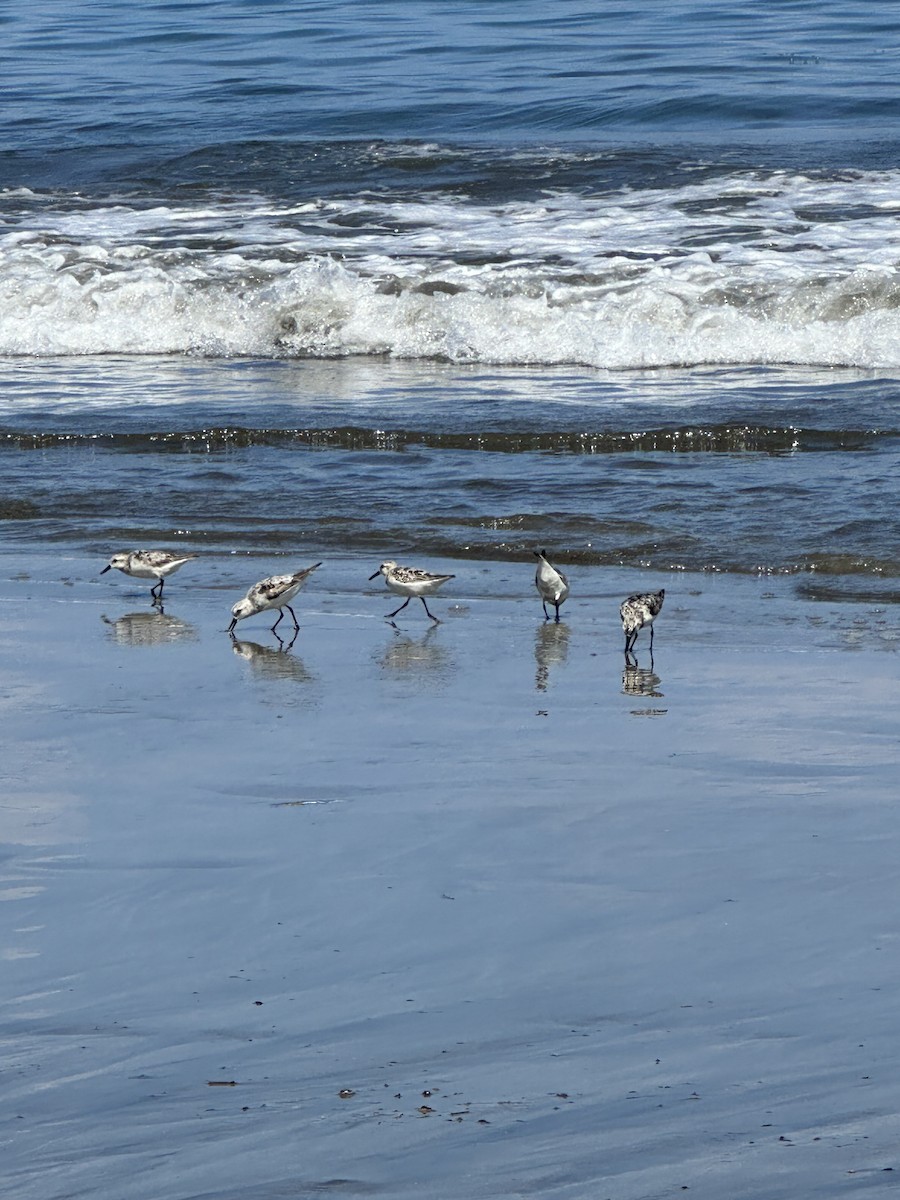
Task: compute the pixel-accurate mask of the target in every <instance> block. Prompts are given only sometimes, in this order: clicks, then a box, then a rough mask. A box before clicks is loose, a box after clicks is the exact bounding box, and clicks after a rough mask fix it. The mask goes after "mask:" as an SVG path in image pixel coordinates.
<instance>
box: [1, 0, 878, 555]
mask: <svg viewBox="0 0 900 1200" xmlns="http://www.w3.org/2000/svg"><path fill="white" fill-rule="evenodd" d="M0 32H2V37H3V46H4V61H3V105H2V107H0V470H2V482H3V485H4V500H3V503H2V505H0V517H2V523H0V533H2V534H3V535H5V537H4V540H5V542H6V543H7V544H9V545H11V546H14V545H15V544H16V543H18V542H21V541H22V540H27V541H33V540H35V539H49V540H51V541H56V542H64V543H69V544H72V545H76V546H83V547H85V549H86V550H89V551H90V553H95V552H96V551H97V550H99V549H103V548H106V547H107V546H108V545H109V544H110V543H115V545H114V547H113V548H119V543H120V542H121V543H122V545H123V546H124V545H131V544H132V543H134V544H138V543H140V544H144V543H147V542H148V541H153V542H154V543H160V544H162V543H166V544H168V543H172V542H174V541H178V542H184V541H187V542H189V543H193V544H197V545H200V546H205V547H208V548H209V549H210V550H211V551H216V552H218V551H227V550H228V549H229V548H233V546H234V545H235V544H236V543H243V542H245V541H246V540H247V538H248V537H249V536H251V535H252V537H253V538H254V539H255V540H256V543H257V544H259V545H261V546H270V547H271V548H272V550H273V552H276V551H277V552H281V551H285V552H287V551H288V550H294V549H300V548H307V549H308V550H309V551H310V552H312V553H319V552H322V553H327V552H333V553H338V552H341V551H347V552H356V551H359V552H361V553H362V552H364V553H366V554H371V553H378V554H382V553H385V552H387V551H391V552H392V553H394V552H396V553H397V554H399V553H400V552H401V550H403V549H404V548H405V549H406V550H408V551H409V552H415V553H417V554H422V555H427V554H428V553H441V554H443V555H447V556H450V557H453V556H454V555H456V556H460V557H466V556H479V557H485V558H492V557H526V556H528V555H529V553H530V549H531V546H532V544H533V543H534V542H535V541H542V542H548V543H551V544H552V545H553V546H554V548H555V552H556V557H557V558H559V559H561V560H563V561H565V560H566V559H567V558H568V559H569V560H570V561H579V560H582V561H583V560H587V561H596V562H600V563H607V562H608V563H625V564H627V565H632V566H636V567H646V568H648V569H652V570H654V571H658V570H667V569H673V568H674V569H679V570H684V569H686V570H701V569H703V570H722V569H725V570H740V571H763V572H771V571H790V572H796V573H798V574H806V573H810V572H814V573H817V574H822V573H825V574H829V575H830V574H835V575H839V576H842V575H848V574H849V575H853V574H860V573H861V574H863V575H870V576H885V577H888V578H889V577H893V576H896V575H897V574H898V573H900V530H898V524H897V520H896V516H895V504H894V496H895V488H894V486H893V480H894V479H895V478H896V477H897V475H898V467H900V455H898V439H900V411H898V404H897V386H896V379H897V374H898V372H900V315H898V314H900V285H898V282H897V263H898V261H900V226H898V214H900V162H898V159H900V139H898V135H897V129H898V120H897V118H898V116H900V101H898V92H897V87H896V63H897V58H898V49H900V10H897V11H895V10H894V8H893V6H890V5H883V4H873V3H843V4H840V5H839V4H837V3H812V2H810V3H765V4H763V3H755V2H754V3H751V2H744V3H736V4H729V5H724V4H723V5H719V4H706V3H705V4H699V3H697V4H688V3H682V4H670V3H661V2H659V3H654V2H645V3H643V4H641V5H632V4H624V3H623V4H617V5H602V6H598V5H589V4H586V3H578V2H576V0H555V2H554V4H553V5H552V6H548V5H546V4H537V3H533V2H532V0H519V2H518V3H507V2H506V0H494V2H492V0H460V2H457V3H437V2H425V3H421V4H417V5H414V6H413V5H410V4H407V3H399V2H397V3H383V2H372V3H366V2H356V3H352V4H351V3H343V4H334V3H332V4H328V5H326V4H319V3H305V4H297V3H258V2H252V0H244V2H238V0H231V2H218V3H205V2H182V3H149V4H142V5H137V6H131V7H127V8H123V7H122V6H120V5H112V4H106V3H95V4H91V5H85V4H81V3H65V2H55V3H49V2H46V3H37V4H32V5H29V6H20V7H17V8H16V10H15V11H9V10H7V11H6V12H5V13H4V14H2V15H0ZM261 473H262V474H264V475H265V476H267V477H274V478H277V479H278V480H279V484H278V488H277V493H276V495H275V496H274V497H271V496H265V504H264V508H265V514H266V519H265V520H259V519H257V517H256V516H252V515H251V514H252V513H253V511H254V508H255V506H259V504H260V503H261V501H262V499H263V497H262V496H261V494H260V487H259V479H260V477H261ZM223 491H224V492H225V493H227V496H228V498H229V500H230V503H229V504H225V503H223ZM299 511H302V513H303V521H302V523H298V520H297V513H298V512H299ZM298 540H299V543H300V544H299V545H298Z"/></svg>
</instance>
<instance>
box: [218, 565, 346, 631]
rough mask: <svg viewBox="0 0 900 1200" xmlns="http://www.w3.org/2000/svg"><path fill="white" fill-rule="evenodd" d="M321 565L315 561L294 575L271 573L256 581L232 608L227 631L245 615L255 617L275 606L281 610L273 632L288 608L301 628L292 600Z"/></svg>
mask: <svg viewBox="0 0 900 1200" xmlns="http://www.w3.org/2000/svg"><path fill="white" fill-rule="evenodd" d="M321 565H322V564H321V563H320V562H317V563H313V565H312V566H311V567H304V568H303V570H302V571H297V572H295V574H293V575H270V576H269V578H268V579H261V580H260V582H259V583H254V585H253V587H252V588H251V589H250V591H249V592H248V593H247V595H246V596H245V597H244V598H243V600H238V602H237V604H235V605H234V607H233V608H232V610H231V618H232V620H231V624H230V625H229V626H228V629H227V630H226V632H227V633H233V632H234V627H235V625H237V623H238V621H243V620H244V618H245V617H255V616H256V614H257V613H261V612H268V611H269V610H270V609H273V608H277V609H278V610H279V612H278V620H277V621H276V622H275V625H273V626H272V630H273V632H274V630H275V626H276V625H277V624H278V621H280V620H281V618H282V617H283V616H284V609H287V610H288V612H289V613H290V614H291V616H292V617H293V618H294V628H295V629H299V628H300V622H299V621H298V620H297V614H296V613H295V612H294V610H293V609H292V608H291V601H292V600H293V599H294V597H295V596H296V595H297V593H298V592H299V591H300V589H301V588H302V587H303V585H304V583H306V581H307V579H309V577H310V575H312V573H313V571H316V570H318V568H319V567H321Z"/></svg>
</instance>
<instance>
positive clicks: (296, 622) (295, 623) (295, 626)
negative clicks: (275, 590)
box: [282, 604, 300, 629]
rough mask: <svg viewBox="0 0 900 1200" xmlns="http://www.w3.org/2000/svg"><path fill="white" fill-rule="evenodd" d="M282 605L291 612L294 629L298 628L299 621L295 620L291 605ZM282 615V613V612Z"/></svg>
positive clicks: (295, 615)
mask: <svg viewBox="0 0 900 1200" xmlns="http://www.w3.org/2000/svg"><path fill="white" fill-rule="evenodd" d="M284 607H285V608H286V609H287V610H288V612H289V613H290V614H291V616H292V617H293V618H294V628H295V629H299V628H300V622H299V621H298V620H297V614H296V613H295V612H294V610H293V609H292V608H291V606H290V605H289V604H286V605H285V606H284ZM282 615H283V614H282Z"/></svg>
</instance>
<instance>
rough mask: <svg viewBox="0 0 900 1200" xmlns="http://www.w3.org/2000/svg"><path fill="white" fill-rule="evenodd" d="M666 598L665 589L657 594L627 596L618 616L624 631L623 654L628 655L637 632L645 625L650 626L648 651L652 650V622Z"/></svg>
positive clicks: (646, 593)
mask: <svg viewBox="0 0 900 1200" xmlns="http://www.w3.org/2000/svg"><path fill="white" fill-rule="evenodd" d="M665 598H666V592H665V588H660V590H659V591H658V592H639V593H637V594H636V595H634V596H629V597H628V599H627V600H625V601H623V602H622V607H621V608H620V609H619V616H620V617H621V618H622V628H623V629H624V630H625V653H626V654H628V653H629V652H630V650H631V648H632V646H633V645H634V643H635V642H636V641H637V635H638V632H639V630H641V629H643V628H644V626H645V625H649V626H650V649H651V651H652V649H653V622H654V621H655V620H656V618H657V617H658V616H659V610H660V609H661V608H662V606H663V600H665Z"/></svg>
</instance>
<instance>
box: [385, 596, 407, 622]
mask: <svg viewBox="0 0 900 1200" xmlns="http://www.w3.org/2000/svg"><path fill="white" fill-rule="evenodd" d="M411 599H412V596H407V597H406V599H405V600H404V601H403V603H402V604H401V605H400V607H399V608H395V609H394V611H393V612H392V613H388V616H389V617H396V615H397V613H398V612H403V610H404V608H406V606H407V604H409V602H410V600H411Z"/></svg>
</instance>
